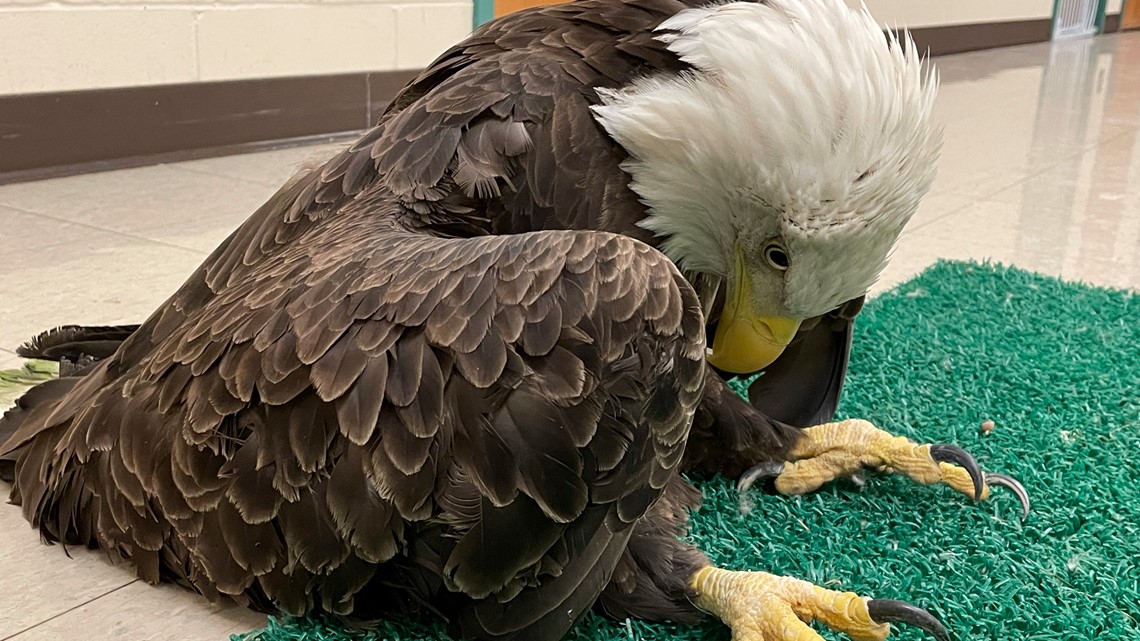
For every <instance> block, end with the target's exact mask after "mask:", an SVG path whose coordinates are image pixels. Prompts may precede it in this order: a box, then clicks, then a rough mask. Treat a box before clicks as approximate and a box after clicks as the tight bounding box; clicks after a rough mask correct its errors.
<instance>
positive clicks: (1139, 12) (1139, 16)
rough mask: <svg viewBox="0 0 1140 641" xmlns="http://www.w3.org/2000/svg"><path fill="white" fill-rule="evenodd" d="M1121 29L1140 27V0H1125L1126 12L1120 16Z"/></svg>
mask: <svg viewBox="0 0 1140 641" xmlns="http://www.w3.org/2000/svg"><path fill="white" fill-rule="evenodd" d="M1120 28H1121V29H1140V0H1124V12H1123V13H1122V14H1121V16H1120Z"/></svg>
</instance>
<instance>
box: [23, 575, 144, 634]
mask: <svg viewBox="0 0 1140 641" xmlns="http://www.w3.org/2000/svg"><path fill="white" fill-rule="evenodd" d="M138 581H139V579H131V580H130V581H128V582H126V583H124V584H122V585H120V586H119V587H117V588H112V589H110V590H108V591H106V592H104V593H103V594H100V595H98V596H94V597H91V598H90V599H88V600H86V601H84V602H83V603H79V604H77V605H74V606H72V607H70V608H68V609H66V610H64V611H63V612H57V613H55V614H53V615H51V616H50V617H48V618H46V619H44V620H43V621H40V622H39V623H36V624H34V625H30V626H28V627H26V628H24V629H23V630H20V631H18V632H14V633H12V634H10V635H8V636H6V637H3V638H0V641H9V640H10V639H15V638H16V637H18V636H20V635H21V634H24V633H25V632H30V631H32V630H34V629H36V628H38V627H40V626H41V625H43V624H45V623H47V622H49V621H52V620H54V619H58V618H59V617H61V616H63V615H65V614H67V613H69V612H73V611H75V610H78V609H79V608H82V607H84V606H86V605H88V604H91V603H93V602H95V601H96V600H98V599H102V598H103V597H105V596H107V595H109V594H112V593H114V592H118V591H119V590H122V589H123V588H125V587H127V586H128V585H130V584H132V583H137V582H138Z"/></svg>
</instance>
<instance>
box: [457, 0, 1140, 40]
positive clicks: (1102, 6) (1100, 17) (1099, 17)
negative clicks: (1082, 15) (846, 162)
mask: <svg viewBox="0 0 1140 641" xmlns="http://www.w3.org/2000/svg"><path fill="white" fill-rule="evenodd" d="M1123 1H1124V2H1128V0H1123ZM476 2H478V0H476ZM1060 8H1061V0H1053V15H1052V16H1050V17H1049V39H1050V40H1052V39H1053V33H1054V32H1055V31H1056V29H1057V10H1058V9H1060ZM1107 11H1108V0H1097V3H1096V32H1097V34H1098V35H1099V34H1102V33H1104V21H1105V13H1106V12H1107ZM1121 15H1124V8H1123V6H1122V7H1121Z"/></svg>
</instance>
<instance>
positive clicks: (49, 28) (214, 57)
mask: <svg viewBox="0 0 1140 641" xmlns="http://www.w3.org/2000/svg"><path fill="white" fill-rule="evenodd" d="M471 10H472V3H471V0H405V1H404V2H400V1H399V0H397V1H384V0H312V1H310V2H304V1H297V0H217V1H216V2H215V1H213V0H64V1H62V2H60V1H52V0H0V95H6V94H18V93H33V92H44V91H67V90H74V89H91V88H107V87H125V86H138V85H153V84H169V83H184V82H195V81H208V80H233V79H241V78H265V77H280V76H300V75H317V74H335V73H349V72H355V71H385V70H391V69H417V68H421V67H423V66H424V65H426V64H427V63H428V62H430V61H431V60H432V58H434V57H435V56H436V55H438V54H439V53H441V52H442V51H443V50H444V49H446V48H447V47H449V46H450V45H452V44H454V43H455V42H457V41H458V40H460V39H462V38H463V37H464V36H466V35H467V34H468V33H469V32H470V31H471Z"/></svg>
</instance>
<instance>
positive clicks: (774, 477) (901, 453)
mask: <svg viewBox="0 0 1140 641" xmlns="http://www.w3.org/2000/svg"><path fill="white" fill-rule="evenodd" d="M788 459H789V460H788V461H785V462H777V461H769V462H765V463H760V464H758V465H754V466H752V467H750V468H749V469H747V470H746V471H745V472H744V473H743V474H741V475H740V478H739V479H738V481H737V484H736V489H737V492H738V493H741V494H743V493H744V492H745V491H747V490H748V489H749V488H751V487H752V486H754V485H755V484H756V483H757V482H759V481H761V480H764V481H766V484H767V485H770V486H771V488H772V489H773V490H774V491H775V492H776V493H777V494H783V495H785V496H794V495H799V494H806V493H808V492H813V491H815V490H817V489H819V488H820V487H821V486H822V485H823V484H824V483H827V482H829V481H832V480H835V479H838V478H849V479H851V480H852V481H853V482H854V483H855V484H856V485H857V486H859V487H862V485H863V482H864V481H865V478H866V477H865V475H867V474H873V473H896V472H897V473H902V474H905V475H906V476H908V477H910V478H911V479H913V480H914V481H916V482H918V483H922V484H924V485H925V484H930V483H945V484H946V485H948V486H950V487H951V488H953V489H954V490H955V491H957V492H961V493H962V494H965V495H966V496H969V497H971V498H972V499H973V500H974V501H975V502H978V501H984V500H985V499H987V498H989V496H990V488H991V486H994V487H1004V488H1008V489H1009V490H1011V491H1013V493H1014V494H1016V495H1017V499H1018V501H1019V502H1020V503H1021V518H1022V520H1024V519H1026V518H1027V517H1028V516H1029V509H1030V503H1029V493H1028V492H1026V490H1025V487H1024V486H1023V485H1022V484H1021V483H1019V482H1018V481H1017V480H1016V479H1014V478H1012V477H1010V476H1007V475H1005V474H990V473H986V472H983V471H982V468H981V466H979V465H978V461H977V460H976V459H975V458H974V457H973V456H972V455H971V454H970V453H969V452H967V451H966V450H964V449H962V448H961V447H958V446H957V445H950V444H946V443H937V444H933V445H921V444H918V443H915V442H913V441H911V440H909V439H907V438H905V437H901V436H894V435H892V434H890V433H888V432H885V431H883V430H881V429H879V428H877V427H875V426H874V425H872V424H871V423H869V422H867V421H864V420H860V419H849V420H846V421H840V422H838V423H827V424H823V425H816V426H814V427H809V428H805V429H804V435H803V438H802V439H801V440H800V442H798V443H797V444H796V445H795V447H793V448H792V450H791V451H790V452H789V453H788Z"/></svg>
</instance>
